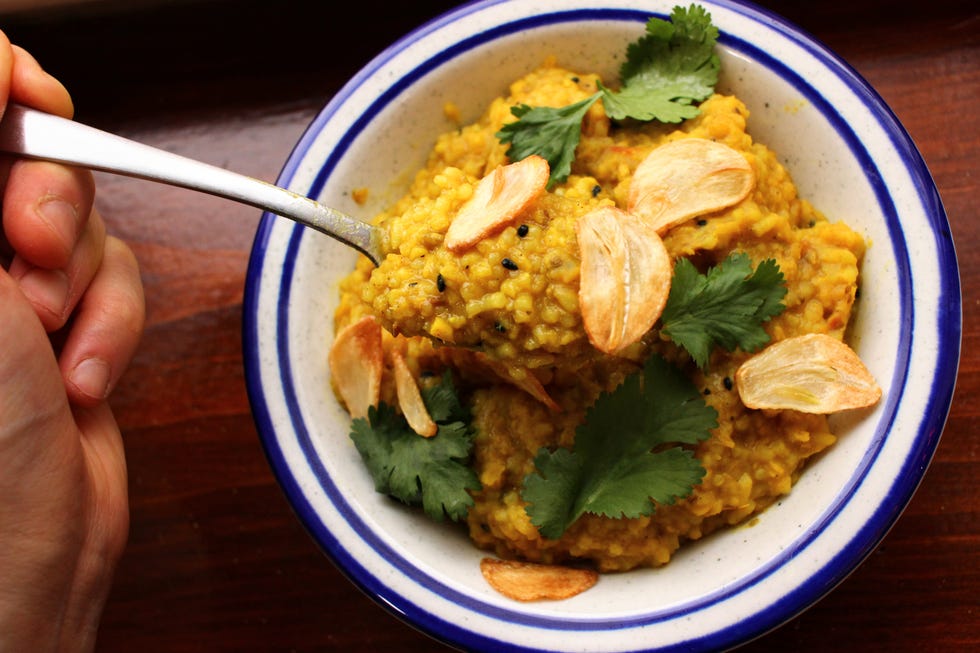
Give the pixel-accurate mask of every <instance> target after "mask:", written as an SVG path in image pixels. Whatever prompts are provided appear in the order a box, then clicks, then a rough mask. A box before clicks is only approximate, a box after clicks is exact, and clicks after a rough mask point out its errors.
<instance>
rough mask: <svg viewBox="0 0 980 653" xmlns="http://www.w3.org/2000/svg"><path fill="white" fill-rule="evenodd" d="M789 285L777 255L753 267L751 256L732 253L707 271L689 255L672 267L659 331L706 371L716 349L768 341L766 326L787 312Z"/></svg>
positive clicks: (752, 346) (752, 348) (748, 348)
mask: <svg viewBox="0 0 980 653" xmlns="http://www.w3.org/2000/svg"><path fill="white" fill-rule="evenodd" d="M785 296H786V285H785V283H784V279H783V273H782V271H781V270H780V269H779V265H777V264H776V261H774V260H773V259H766V260H764V261H761V262H760V263H759V264H758V265H757V266H756V268H755V270H754V271H753V270H752V261H751V259H750V258H749V256H748V255H747V254H744V253H738V252H736V253H733V254H730V255H729V256H728V258H726V259H725V260H724V261H722V262H721V263H719V264H718V265H717V266H715V267H713V268H710V269H709V270H708V271H707V273H705V274H701V273H700V272H698V270H697V268H695V267H694V264H693V263H691V262H690V261H689V260H688V259H680V260H678V261H677V263H676V264H675V265H674V277H673V280H672V282H671V286H670V294H669V295H668V296H667V304H666V306H664V312H663V314H662V315H661V316H660V320H661V323H662V327H661V333H663V334H664V335H666V336H667V337H669V338H670V339H671V340H672V341H673V342H674V343H675V344H677V345H679V346H681V347H683V348H684V349H686V350H687V352H688V353H689V354H690V355H691V358H693V359H694V362H695V363H696V364H697V365H698V367H700V368H702V369H704V368H705V367H706V366H707V365H708V359H709V357H710V355H711V351H712V349H714V347H716V346H721V347H724V348H725V349H726V350H728V351H734V350H735V349H736V348H741V349H742V350H744V351H749V352H751V351H756V350H757V349H759V348H761V347H762V346H763V345H765V344H766V343H768V342H769V334H768V333H766V331H765V329H763V327H762V324H763V323H764V322H765V321H766V320H768V319H770V318H772V317H775V316H776V315H779V314H780V313H782V312H783V310H785V308H786V307H785V305H784V304H783V302H782V300H783V297H785Z"/></svg>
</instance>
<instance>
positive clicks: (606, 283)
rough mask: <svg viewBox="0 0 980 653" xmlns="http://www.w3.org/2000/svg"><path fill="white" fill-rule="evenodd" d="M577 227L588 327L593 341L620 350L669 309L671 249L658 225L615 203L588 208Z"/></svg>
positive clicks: (583, 307)
mask: <svg viewBox="0 0 980 653" xmlns="http://www.w3.org/2000/svg"><path fill="white" fill-rule="evenodd" d="M575 232H576V235H577V236H578V246H579V255H580V258H581V271H580V277H579V307H580V309H581V311H582V322H583V325H584V327H585V332H586V334H587V335H588V337H589V341H590V342H591V343H592V346H594V347H595V348H596V349H598V350H600V351H602V352H605V353H607V354H614V353H616V352H617V351H619V350H621V349H623V348H624V347H627V346H629V345H631V344H633V343H634V342H636V341H637V340H639V339H640V338H642V337H643V335H644V334H645V333H646V332H647V331H649V330H650V328H651V327H652V326H653V324H654V322H656V321H657V318H659V317H660V314H661V313H663V310H664V305H665V304H666V303H667V295H668V294H669V293H670V279H671V272H672V265H671V261H670V254H668V253H667V248H666V247H665V246H664V243H663V240H661V239H660V236H658V235H657V232H656V231H655V230H654V229H653V228H652V227H650V226H649V225H648V224H647V223H645V222H643V221H642V220H640V219H638V218H636V217H635V216H632V215H630V214H628V213H626V212H625V211H623V210H621V209H617V208H615V207H609V206H607V207H601V208H598V209H595V210H593V211H590V212H589V213H587V214H585V215H584V216H582V217H581V218H580V219H579V221H578V222H577V223H576V225H575Z"/></svg>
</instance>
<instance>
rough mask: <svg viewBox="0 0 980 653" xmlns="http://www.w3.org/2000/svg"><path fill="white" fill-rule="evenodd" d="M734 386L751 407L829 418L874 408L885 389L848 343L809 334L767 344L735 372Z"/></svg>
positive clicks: (743, 401)
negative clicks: (815, 414)
mask: <svg viewBox="0 0 980 653" xmlns="http://www.w3.org/2000/svg"><path fill="white" fill-rule="evenodd" d="M735 386H736V388H737V389H738V394H739V396H740V397H741V399H742V403H743V404H745V405H746V406H748V407H749V408H775V409H791V410H798V411H801V412H804V413H818V414H829V413H835V412H837V411H841V410H848V409H851V408H865V407H867V406H872V405H874V404H875V403H877V402H878V400H879V399H880V398H881V388H880V387H879V386H878V383H877V382H876V381H875V379H874V377H873V376H872V375H871V372H870V371H869V370H868V368H867V367H865V365H864V363H863V362H862V361H861V359H860V358H859V357H858V355H857V353H855V352H854V350H853V349H851V348H850V347H849V346H848V345H847V344H845V343H843V342H841V341H840V340H838V339H837V338H834V337H832V336H828V335H825V334H817V333H811V334H806V335H802V336H795V337H792V338H786V339H785V340H780V341H779V342H777V343H775V344H772V345H769V346H768V347H767V348H765V349H764V350H762V351H761V352H759V353H758V354H756V355H755V356H753V357H752V358H750V359H748V360H747V361H745V362H744V363H742V365H741V366H740V367H739V368H738V371H736V373H735Z"/></svg>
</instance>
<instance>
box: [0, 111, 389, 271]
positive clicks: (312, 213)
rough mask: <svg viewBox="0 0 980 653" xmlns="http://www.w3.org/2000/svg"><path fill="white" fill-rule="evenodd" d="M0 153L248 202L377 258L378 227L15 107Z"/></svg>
mask: <svg viewBox="0 0 980 653" xmlns="http://www.w3.org/2000/svg"><path fill="white" fill-rule="evenodd" d="M0 151H4V152H9V153H11V154H18V155H21V156H24V157H28V158H33V159H42V160H45V161H55V162H58V163H66V164H70V165H76V166H81V167H84V168H89V169H92V170H100V171H103V172H111V173H115V174H121V175H126V176H129V177H136V178H139V179H146V180H149V181H156V182H162V183H165V184H169V185H171V186H179V187H182V188H189V189H191V190H197V191H201V192H204V193H208V194H210V195H216V196H218V197H224V198H226V199H230V200H234V201H236V202H241V203H243V204H249V205H251V206H254V207H257V208H260V209H263V210H265V211H269V212H271V213H274V214H276V215H280V216H283V217H286V218H290V219H292V220H295V221H297V222H299V223H301V224H304V225H306V226H309V227H312V228H313V229H316V230H317V231H320V232H322V233H325V234H327V235H329V236H333V237H334V238H336V239H337V240H339V241H340V242H342V243H344V244H345V245H349V246H351V247H353V248H354V249H356V250H358V251H360V252H362V253H363V254H365V255H366V256H368V258H370V259H371V260H372V261H374V263H375V264H377V263H378V262H379V261H380V259H381V253H380V249H381V243H380V238H379V236H378V233H377V231H378V230H377V229H376V228H375V227H373V226H371V225H370V224H367V223H365V222H362V221H361V220H358V219H357V218H354V217H352V216H349V215H346V214H344V213H341V212H339V211H336V210H334V209H332V208H330V207H327V206H324V205H323V204H320V203H319V202H315V201H313V200H311V199H309V198H307V197H304V196H302V195H299V194H297V193H294V192H292V191H289V190H286V189H285V188H280V187H278V186H274V185H273V184H269V183H266V182H264V181H261V180H259V179H254V178H252V177H247V176H245V175H242V174H238V173H236V172H231V171H230V170H225V169H224V168H219V167H217V166H213V165H210V164H208V163H203V162H201V161H195V160H194V159H189V158H187V157H184V156H180V155H178V154H173V153H171V152H166V151H164V150H159V149H157V148H154V147H150V146H149V145H144V144H142V143H137V142H135V141H131V140H128V139H125V138H122V137H121V136H116V135H114V134H110V133H107V132H104V131H101V130H98V129H95V128H94V127H89V126H87V125H83V124H81V123H78V122H75V121H73V120H67V119H65V118H61V117H59V116H54V115H51V114H47V113H44V112H41V111H36V110H34V109H30V108H27V107H23V106H20V105H17V104H10V105H8V106H7V109H6V112H5V113H4V114H3V119H2V120H0Z"/></svg>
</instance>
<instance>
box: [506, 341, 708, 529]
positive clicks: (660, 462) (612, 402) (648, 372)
mask: <svg viewBox="0 0 980 653" xmlns="http://www.w3.org/2000/svg"><path fill="white" fill-rule="evenodd" d="M717 419H718V413H717V412H716V411H715V409H714V408H712V407H710V406H708V405H707V404H705V402H704V399H703V398H702V396H701V394H700V393H699V392H698V390H697V388H696V387H695V386H694V384H693V383H691V381H690V380H689V379H688V378H687V377H686V376H684V374H683V373H681V372H680V371H679V370H677V369H676V368H675V367H673V366H672V365H670V364H669V363H667V362H666V361H665V360H664V359H663V358H661V357H659V356H653V357H651V358H650V359H649V360H648V361H647V363H646V364H645V366H644V368H643V373H642V374H633V375H631V376H629V377H627V378H626V380H625V381H624V382H623V383H622V384H621V385H620V386H619V387H618V388H617V389H616V390H614V391H613V392H611V393H607V394H603V395H601V396H600V397H599V398H598V399H597V400H596V402H595V404H593V406H592V407H591V408H590V409H589V411H588V413H587V414H586V418H585V422H584V423H583V424H582V425H581V426H579V428H578V430H577V431H576V432H575V445H574V449H573V450H569V449H564V448H560V449H556V450H554V451H551V450H549V449H547V448H542V449H541V450H540V451H539V452H538V454H537V456H536V457H535V461H534V462H535V468H536V471H535V472H534V473H532V474H529V475H528V476H527V477H526V478H525V479H524V490H523V492H522V495H521V496H522V497H523V499H524V500H525V501H526V502H527V504H528V505H527V508H526V510H527V513H528V515H529V516H530V518H531V522H532V523H533V524H534V525H535V526H537V527H538V529H539V531H540V532H541V534H542V535H543V536H545V537H547V538H551V539H557V538H559V537H561V535H562V533H564V532H565V530H566V529H568V527H569V526H571V524H572V523H574V522H575V520H577V519H578V518H579V517H581V516H582V515H583V514H585V513H592V514H596V515H605V516H607V517H613V518H621V517H625V518H634V517H640V516H642V515H650V514H652V513H653V512H654V509H655V504H654V502H657V503H661V504H665V503H666V504H669V503H673V502H674V500H675V499H676V498H677V497H682V496H685V495H687V494H688V493H690V491H691V488H692V487H693V486H694V485H697V484H698V483H699V482H700V481H701V478H702V477H703V476H704V469H703V468H702V467H701V463H700V462H698V460H697V458H695V457H694V454H693V453H692V452H691V451H690V449H685V448H683V447H681V446H680V445H685V444H686V445H693V444H696V443H697V442H700V441H701V440H704V439H706V438H707V437H708V435H709V434H710V430H711V429H713V428H715V427H716V426H717Z"/></svg>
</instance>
